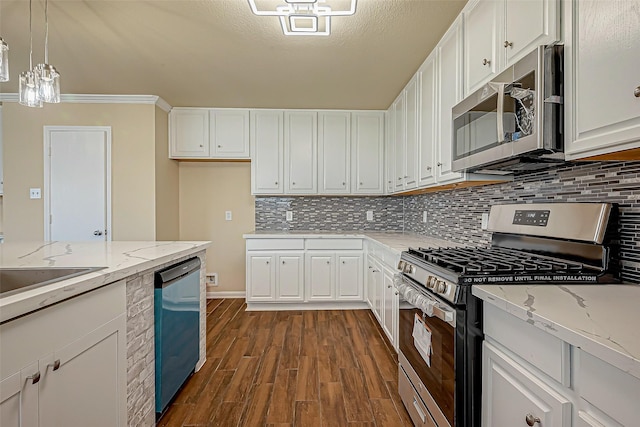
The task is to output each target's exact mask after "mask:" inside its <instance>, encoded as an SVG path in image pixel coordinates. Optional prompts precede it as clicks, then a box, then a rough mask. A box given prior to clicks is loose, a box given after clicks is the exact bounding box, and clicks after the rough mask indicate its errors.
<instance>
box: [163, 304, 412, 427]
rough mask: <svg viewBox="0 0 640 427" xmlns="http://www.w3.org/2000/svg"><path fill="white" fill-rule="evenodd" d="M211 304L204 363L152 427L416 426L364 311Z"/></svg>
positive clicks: (389, 356)
mask: <svg viewBox="0 0 640 427" xmlns="http://www.w3.org/2000/svg"><path fill="white" fill-rule="evenodd" d="M245 308H246V305H245V303H244V300H243V299H221V300H209V301H208V303H207V362H206V364H205V365H204V366H203V367H202V369H200V371H199V372H197V373H195V374H194V375H193V376H192V377H191V378H190V379H189V381H188V382H187V384H186V385H185V386H184V387H183V389H182V390H181V391H180V392H179V394H178V396H177V397H176V399H175V401H174V402H173V404H172V405H171V407H170V408H169V410H168V411H167V412H166V413H165V415H164V416H163V417H162V419H160V421H159V423H158V426H167V427H176V426H225V427H232V426H269V427H276V426H291V427H293V426H304V427H307V426H336V427H342V426H346V427H356V426H385V427H386V426H412V425H413V424H412V423H411V419H410V418H409V415H408V414H407V412H406V410H405V409H404V406H403V405H402V402H401V400H400V397H399V396H398V392H397V389H398V382H397V375H398V373H397V369H398V368H397V366H398V365H397V355H396V354H395V352H394V351H393V350H392V349H391V348H390V346H389V343H388V341H387V340H386V338H384V337H383V332H382V330H381V329H380V327H379V325H378V324H377V321H376V320H375V319H374V317H373V315H372V314H371V312H370V311H369V310H345V311H342V310H340V311H338V310H336V311H281V312H247V311H245Z"/></svg>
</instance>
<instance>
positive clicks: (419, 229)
mask: <svg viewBox="0 0 640 427" xmlns="http://www.w3.org/2000/svg"><path fill="white" fill-rule="evenodd" d="M533 202H611V203H617V204H618V206H619V213H620V218H619V225H620V258H621V260H622V277H623V278H624V279H625V280H626V281H630V282H634V283H640V162H638V161H635V162H602V163H574V164H571V165H567V166H562V167H558V168H555V169H549V170H545V171H540V172H535V173H528V174H523V175H519V176H516V177H515V179H514V181H513V182H507V183H503V184H497V185H488V186H484V187H472V188H465V189H458V190H450V191H442V192H438V193H427V194H421V195H416V196H405V197H393V196H391V197H389V196H387V197H256V230H363V231H366V230H376V231H407V232H414V233H419V234H425V235H430V236H433V237H439V238H443V239H448V240H451V241H454V242H458V243H465V244H469V245H474V246H485V245H488V244H489V242H490V239H491V235H490V233H487V232H484V231H482V230H481V229H480V224H481V218H482V214H483V213H488V212H489V209H490V206H491V205H494V204H501V203H533ZM287 210H290V211H293V221H290V222H287V221H285V212H286V211H287ZM367 210H373V211H374V221H366V211H367ZM425 210H426V211H427V222H426V223H424V222H422V219H423V218H422V212H423V211H425Z"/></svg>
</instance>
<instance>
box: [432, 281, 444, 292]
mask: <svg viewBox="0 0 640 427" xmlns="http://www.w3.org/2000/svg"><path fill="white" fill-rule="evenodd" d="M433 290H434V291H435V292H436V293H438V294H444V293H446V292H447V284H446V283H445V282H444V281H442V280H438V281H437V282H436V284H435V285H434V287H433Z"/></svg>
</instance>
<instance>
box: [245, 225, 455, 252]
mask: <svg viewBox="0 0 640 427" xmlns="http://www.w3.org/2000/svg"><path fill="white" fill-rule="evenodd" d="M242 237H244V238H245V239H291V238H298V239H369V240H372V241H373V242H377V243H379V244H381V245H384V246H386V247H387V248H388V249H390V250H392V251H394V252H396V253H398V254H400V252H402V251H406V250H407V249H408V248H410V247H411V248H418V247H427V248H442V247H459V246H461V245H460V244H457V243H453V242H448V241H446V240H442V239H437V238H434V237H429V236H424V235H420V234H415V233H398V232H373V231H304V230H303V231H299V230H296V231H254V232H252V233H247V234H244V235H243V236H242Z"/></svg>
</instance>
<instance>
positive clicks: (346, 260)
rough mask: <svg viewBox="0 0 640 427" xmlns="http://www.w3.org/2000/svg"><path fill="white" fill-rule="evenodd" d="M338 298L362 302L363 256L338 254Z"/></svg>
mask: <svg viewBox="0 0 640 427" xmlns="http://www.w3.org/2000/svg"><path fill="white" fill-rule="evenodd" d="M336 262H337V265H338V267H337V268H338V274H337V276H336V298H337V299H339V300H355V301H362V291H363V289H362V254H340V253H338V254H336Z"/></svg>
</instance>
